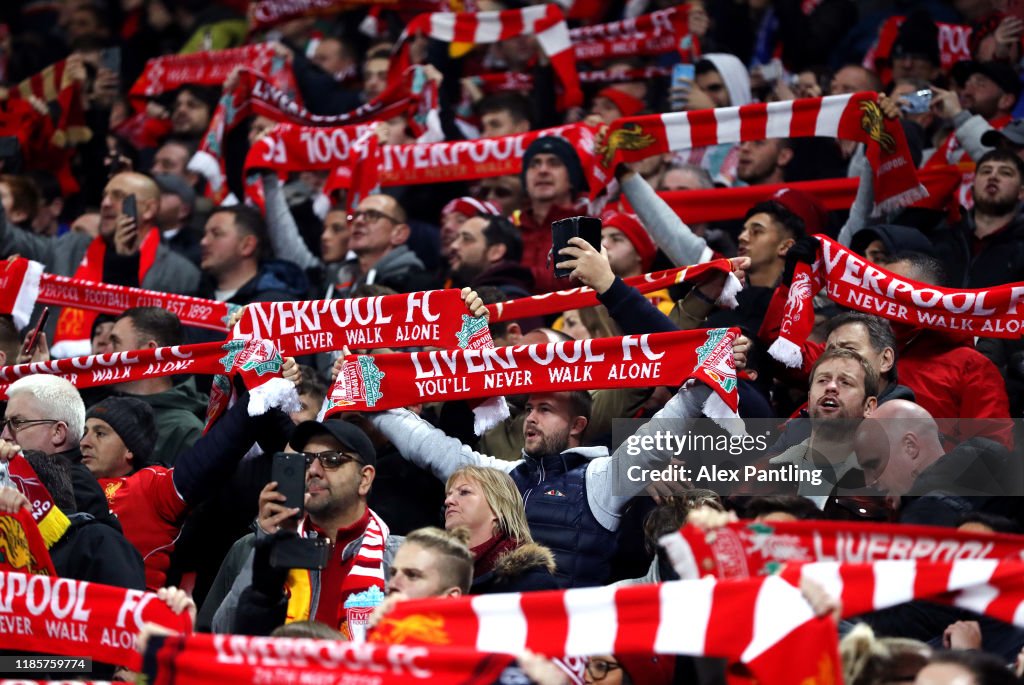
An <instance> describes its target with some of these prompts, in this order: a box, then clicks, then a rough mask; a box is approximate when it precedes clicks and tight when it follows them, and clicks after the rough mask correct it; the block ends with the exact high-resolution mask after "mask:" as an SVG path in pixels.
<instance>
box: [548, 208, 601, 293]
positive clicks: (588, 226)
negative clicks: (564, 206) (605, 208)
mask: <svg viewBox="0 0 1024 685" xmlns="http://www.w3.org/2000/svg"><path fill="white" fill-rule="evenodd" d="M576 237H579V238H583V239H584V240H586V241H587V242H588V243H590V244H591V245H592V246H593V247H594V249H595V250H597V251H598V252H600V251H601V220H600V219H598V218H597V217H593V216H571V217H569V218H568V219H560V220H558V221H555V222H554V223H552V224H551V248H552V251H551V263H552V266H553V267H554V265H555V264H558V263H559V262H561V261H564V260H565V256H564V255H560V254H559V253H558V251H559V250H561V249H562V248H563V247H565V246H567V245H568V244H569V239H570V238H576ZM554 269H555V278H569V274H570V273H572V270H571V269H559V268H558V267H554Z"/></svg>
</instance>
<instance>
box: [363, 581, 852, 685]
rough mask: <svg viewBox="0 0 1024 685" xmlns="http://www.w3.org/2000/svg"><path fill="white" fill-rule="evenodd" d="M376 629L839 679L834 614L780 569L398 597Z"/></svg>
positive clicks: (778, 678)
mask: <svg viewBox="0 0 1024 685" xmlns="http://www.w3.org/2000/svg"><path fill="white" fill-rule="evenodd" d="M371 639H372V640H373V641H374V642H378V643H384V644H403V645H410V646H411V645H454V646H463V647H471V648H473V649H476V650H478V651H481V652H494V653H498V654H521V653H523V651H524V650H527V649H529V650H531V651H533V652H536V653H538V654H543V655H545V656H549V657H561V656H576V655H592V654H617V655H621V654H651V653H656V654H688V655H694V656H711V657H722V658H726V659H728V660H730V661H732V662H740V663H743V664H745V665H746V666H747V667H748V668H749V670H750V671H751V673H752V674H753V676H754V677H755V678H757V679H758V680H760V681H761V682H764V683H773V684H777V685H786V684H789V683H793V684H796V683H802V682H828V680H827V679H826V680H819V679H817V678H819V677H821V676H822V675H825V676H832V678H834V679H833V681H832V682H841V679H840V678H839V677H838V667H839V660H838V657H837V655H836V648H837V647H836V634H835V624H834V623H833V622H832V621H831V619H829V618H827V617H826V618H815V617H814V615H813V613H812V611H811V609H810V606H808V604H807V602H806V601H804V599H803V597H802V596H801V595H800V591H799V590H797V589H796V588H795V587H794V586H793V585H791V584H789V583H787V582H785V581H784V580H782V579H780V578H778V577H768V578H756V579H746V580H742V581H715V580H713V579H706V580H700V581H675V582H669V583H660V584H650V585H633V586H629V587H623V588H614V587H601V588H583V589H573V590H563V591H549V592H528V593H516V594H503V595H481V596H476V597H459V598H449V599H423V600H412V601H408V602H402V603H400V604H398V605H397V606H396V607H395V609H394V610H393V611H392V612H391V613H389V614H388V615H387V616H386V617H385V618H384V619H383V620H382V621H381V622H380V623H379V624H378V626H377V628H376V629H375V630H374V632H373V633H372V634H371ZM822 671H824V673H822ZM808 678H810V679H811V680H810V681H808V680H806V679H808Z"/></svg>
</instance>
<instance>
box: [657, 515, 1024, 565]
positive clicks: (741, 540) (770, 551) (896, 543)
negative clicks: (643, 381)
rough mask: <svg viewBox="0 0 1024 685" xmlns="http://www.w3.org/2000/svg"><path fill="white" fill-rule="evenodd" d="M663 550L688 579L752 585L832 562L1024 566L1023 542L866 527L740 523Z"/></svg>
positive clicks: (670, 539)
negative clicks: (1004, 562) (794, 568)
mask: <svg viewBox="0 0 1024 685" xmlns="http://www.w3.org/2000/svg"><path fill="white" fill-rule="evenodd" d="M660 543H661V546H662V547H664V548H665V550H666V551H667V552H668V554H669V559H670V560H671V561H672V565H673V566H674V567H675V569H676V570H677V571H678V572H679V575H680V577H682V578H696V577H698V576H714V577H716V578H750V577H757V576H765V575H770V574H773V573H778V572H780V571H781V570H782V569H783V568H784V567H786V566H787V565H796V564H805V563H815V562H826V561H827V562H835V563H840V564H863V563H872V562H875V561H885V560H896V559H909V560H911V561H915V560H918V561H931V562H951V561H956V560H959V559H1020V558H1021V553H1022V552H1024V536H1021V535H1004V534H979V533H967V532H962V531H959V530H955V529H951V528H941V527H938V526H911V525H903V524H898V525H897V524H880V523H862V522H859V521H858V522H847V521H792V522H789V521H786V522H771V523H769V522H763V523H762V522H756V521H737V522H733V523H729V524H727V525H725V526H723V527H721V528H716V529H714V530H711V531H704V530H702V529H700V528H698V527H697V526H693V525H686V526H683V527H682V528H680V529H679V531H677V532H675V533H671V534H669V535H666V536H664V537H662V538H661V540H660Z"/></svg>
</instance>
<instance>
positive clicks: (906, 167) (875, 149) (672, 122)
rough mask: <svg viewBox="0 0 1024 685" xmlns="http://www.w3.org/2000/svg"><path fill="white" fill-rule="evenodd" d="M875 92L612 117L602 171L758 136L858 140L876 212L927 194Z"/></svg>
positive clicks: (897, 129) (900, 131)
mask: <svg viewBox="0 0 1024 685" xmlns="http://www.w3.org/2000/svg"><path fill="white" fill-rule="evenodd" d="M877 100H878V95H877V94H875V93H855V94H853V95H831V96H828V97H823V98H806V99H801V100H789V101H785V102H771V103H767V104H764V103H759V104H753V105H744V106H742V107H720V108H718V109H707V110H700V111H696V112H672V113H669V114H653V115H647V116H639V117H627V118H623V119H618V120H617V121H615V122H614V123H612V125H611V126H610V127H609V130H608V137H607V141H606V145H605V149H604V151H603V153H604V155H603V160H602V161H603V163H604V166H605V168H607V169H614V168H615V165H616V164H618V163H619V162H636V161H639V160H641V159H646V158H648V157H650V156H651V155H655V154H659V153H665V152H674V151H676V150H688V149H691V148H698V147H707V146H710V145H719V144H721V143H738V142H742V141H747V140H763V139H765V138H802V137H808V136H819V137H826V138H839V139H844V140H856V141H858V142H861V143H864V144H865V145H866V149H867V158H868V161H869V162H870V163H871V168H872V169H874V172H875V197H876V203H875V212H876V213H877V212H880V211H883V210H887V209H891V208H895V207H901V206H904V205H908V204H912V203H914V202H917V201H918V200H920V199H922V198H924V197H925V196H926V193H927V191H926V190H925V189H924V187H923V186H922V185H921V184H920V182H919V181H918V179H917V174H916V172H915V169H914V162H913V160H912V159H911V158H910V150H909V149H908V147H907V141H906V138H905V137H904V135H903V128H902V127H901V126H900V124H899V121H898V120H896V119H887V118H885V117H884V116H883V115H882V110H881V108H879V106H878V102H877Z"/></svg>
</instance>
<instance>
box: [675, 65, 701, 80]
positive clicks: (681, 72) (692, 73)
mask: <svg viewBox="0 0 1024 685" xmlns="http://www.w3.org/2000/svg"><path fill="white" fill-rule="evenodd" d="M696 76H697V68H696V67H695V66H694V65H692V64H686V63H683V64H677V65H675V66H674V67H672V83H673V84H675V83H679V82H680V81H682V80H683V79H686V80H688V81H693V79H694V78H695V77H696Z"/></svg>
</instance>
